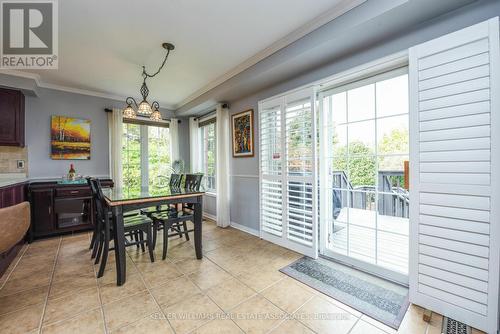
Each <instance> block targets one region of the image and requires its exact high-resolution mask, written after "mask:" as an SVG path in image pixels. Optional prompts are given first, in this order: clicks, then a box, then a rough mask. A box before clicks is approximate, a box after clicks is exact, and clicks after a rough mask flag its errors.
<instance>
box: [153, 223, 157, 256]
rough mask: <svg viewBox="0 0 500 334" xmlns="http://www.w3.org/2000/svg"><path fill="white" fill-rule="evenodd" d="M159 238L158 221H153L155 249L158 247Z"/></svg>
mask: <svg viewBox="0 0 500 334" xmlns="http://www.w3.org/2000/svg"><path fill="white" fill-rule="evenodd" d="M157 239H158V221H157V220H155V221H154V222H153V249H155V248H156V240H157Z"/></svg>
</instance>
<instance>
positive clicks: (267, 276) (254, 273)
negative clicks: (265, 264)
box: [236, 267, 285, 291]
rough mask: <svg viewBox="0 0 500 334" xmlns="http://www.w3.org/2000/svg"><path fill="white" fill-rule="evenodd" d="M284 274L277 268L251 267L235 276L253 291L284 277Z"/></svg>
mask: <svg viewBox="0 0 500 334" xmlns="http://www.w3.org/2000/svg"><path fill="white" fill-rule="evenodd" d="M284 277H285V275H284V274H282V273H280V272H279V271H277V270H270V269H262V268H260V267H251V268H248V269H246V270H245V271H243V272H241V273H240V274H239V275H237V276H236V278H238V279H239V280H240V281H242V282H243V283H245V284H246V285H247V286H249V287H251V288H252V289H254V290H255V291H262V290H264V289H265V288H267V287H269V286H271V285H273V284H274V283H276V282H277V281H279V280H281V279H282V278H284Z"/></svg>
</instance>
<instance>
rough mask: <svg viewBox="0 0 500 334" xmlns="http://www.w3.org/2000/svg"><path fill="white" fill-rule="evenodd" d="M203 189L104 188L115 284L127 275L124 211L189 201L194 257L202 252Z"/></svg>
mask: <svg viewBox="0 0 500 334" xmlns="http://www.w3.org/2000/svg"><path fill="white" fill-rule="evenodd" d="M204 193H205V190H204V189H202V188H200V189H198V190H190V189H184V188H172V187H169V186H166V187H154V186H152V187H149V188H148V189H146V190H144V189H142V190H140V191H131V190H129V189H124V188H107V189H103V194H104V197H105V199H106V203H107V205H108V208H109V210H110V212H111V214H112V220H111V222H112V227H113V239H114V249H115V262H116V284H117V285H118V286H120V285H123V284H125V281H126V279H127V268H126V266H127V261H126V252H125V231H124V224H123V214H124V213H127V212H130V211H134V210H140V209H144V208H150V207H158V208H160V207H161V206H164V205H172V204H174V205H176V206H177V205H178V204H181V203H182V204H192V208H193V211H194V221H193V225H194V232H193V233H194V248H195V254H196V258H197V259H201V258H202V257H203V253H202V221H203V219H202V207H203V194H204Z"/></svg>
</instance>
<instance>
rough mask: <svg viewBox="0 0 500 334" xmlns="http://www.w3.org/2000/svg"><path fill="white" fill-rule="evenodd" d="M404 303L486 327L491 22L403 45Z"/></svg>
mask: <svg viewBox="0 0 500 334" xmlns="http://www.w3.org/2000/svg"><path fill="white" fill-rule="evenodd" d="M409 58H410V108H411V109H410V110H411V111H410V151H411V152H410V153H411V156H410V164H411V167H410V177H411V179H410V220H411V235H412V238H411V246H410V247H411V248H410V300H411V302H413V303H415V304H417V305H420V306H422V307H425V308H428V309H431V310H434V311H436V312H439V313H441V314H444V315H446V316H448V317H451V318H453V319H456V320H459V321H461V322H464V323H466V324H469V325H471V326H473V327H475V328H479V329H481V330H484V331H487V332H489V333H496V332H497V327H498V302H499V300H498V288H499V256H500V252H499V230H500V226H499V218H500V216H499V210H500V187H499V183H500V178H499V176H500V175H499V171H500V161H499V160H500V152H499V147H498V146H499V145H500V114H499V113H500V110H499V107H500V104H499V101H498V99H499V98H498V94H499V92H500V84H499V83H500V82H499V75H500V73H499V71H500V67H499V62H500V52H499V25H498V18H495V19H491V20H489V21H487V22H483V23H480V24H477V25H474V26H471V27H469V28H466V29H463V30H460V31H457V32H455V33H452V34H449V35H446V36H443V37H440V38H438V39H435V40H432V41H429V42H427V43H424V44H421V45H418V46H416V47H414V48H411V49H410V57H409Z"/></svg>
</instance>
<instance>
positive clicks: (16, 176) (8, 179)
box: [0, 173, 29, 188]
mask: <svg viewBox="0 0 500 334" xmlns="http://www.w3.org/2000/svg"><path fill="white" fill-rule="evenodd" d="M28 181H29V179H28V178H27V177H26V175H25V174H21V173H11V174H0V188H4V187H8V186H13V185H15V184H19V183H24V182H28Z"/></svg>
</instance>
